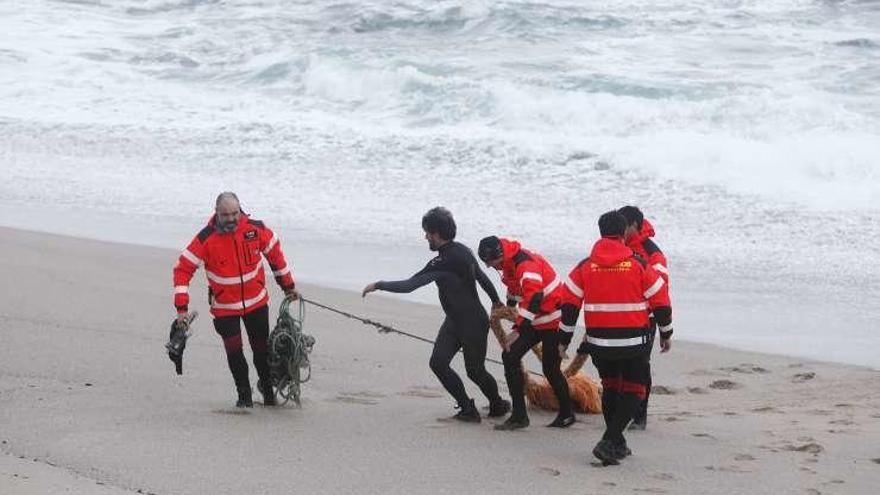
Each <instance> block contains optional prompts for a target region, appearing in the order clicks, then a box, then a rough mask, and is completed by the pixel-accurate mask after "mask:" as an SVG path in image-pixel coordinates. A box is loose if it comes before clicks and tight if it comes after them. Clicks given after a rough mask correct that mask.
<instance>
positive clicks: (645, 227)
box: [617, 206, 669, 430]
mask: <svg viewBox="0 0 880 495" xmlns="http://www.w3.org/2000/svg"><path fill="white" fill-rule="evenodd" d="M617 211H618V212H619V213H620V214H621V215H623V217H624V218H626V232H624V236H623V237H624V238H623V240H624V242H625V243H626V246H627V247H628V248H630V249H632V250H633V252H634V253H636V254H638V255H639V256H641V257H642V259H644V260H645V261H647V262H648V264H649V265H651V267H652V268H654V270H657V273H658V274H659V275H660V276H661V277H663V280H664V281H665V282H666V284H667V286H668V284H669V267H668V265H667V263H666V256H664V255H663V251H661V250H660V248H659V247H658V246H657V244H656V243H655V242H654V240H653V239H652V238H653V237H654V226H653V225H651V222H649V221H648V219H646V218H645V215H644V214H643V213H642V210H640V209H638V208H637V207H635V206H624V207H623V208H621V209H619V210H617ZM651 326H652V330H651V342H650V348H651V349H653V347H654V345H653V344H654V335H655V333H656V332H655V330H656V325H655V324H654V321H653V318H652V320H651ZM650 366H651V355H650V352H649V354H648V383H647V392H646V395H645V400H643V401H642V403H641V404H639V407H638V409H636V413H635V416H633V421H632V424H631V425H629V429H630V430H644V429H645V428H646V427H647V426H648V399H649V398H650V397H651V385H652V382H653V380H652V379H651V369H650Z"/></svg>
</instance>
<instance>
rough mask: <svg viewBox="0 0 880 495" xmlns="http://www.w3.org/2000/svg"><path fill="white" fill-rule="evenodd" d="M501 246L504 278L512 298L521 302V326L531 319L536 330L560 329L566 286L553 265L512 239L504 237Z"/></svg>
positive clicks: (508, 296)
mask: <svg viewBox="0 0 880 495" xmlns="http://www.w3.org/2000/svg"><path fill="white" fill-rule="evenodd" d="M501 249H502V253H503V258H502V262H501V281H502V282H503V283H504V285H505V286H507V298H508V300H514V301H517V313H518V314H519V317H518V318H517V325H520V324H521V323H523V321H524V320H528V321H530V322H531V324H532V328H534V329H535V330H556V329H558V328H559V319H560V317H561V315H562V313H561V312H560V310H559V308H560V305H561V304H562V296H563V293H564V292H563V291H564V287H563V284H562V280H560V279H559V277H557V276H556V271H555V270H554V269H553V266H551V265H550V263H549V262H548V261H547V260H546V259H544V257H543V256H541V255H540V254H538V253H536V252H534V251H530V250H528V249H524V248H523V247H522V246H520V243H519V242H517V241H514V240H511V239H501Z"/></svg>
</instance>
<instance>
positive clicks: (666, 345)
mask: <svg viewBox="0 0 880 495" xmlns="http://www.w3.org/2000/svg"><path fill="white" fill-rule="evenodd" d="M671 349H672V337H670V338H668V339H663V338H661V339H660V352H669V351H670V350H671Z"/></svg>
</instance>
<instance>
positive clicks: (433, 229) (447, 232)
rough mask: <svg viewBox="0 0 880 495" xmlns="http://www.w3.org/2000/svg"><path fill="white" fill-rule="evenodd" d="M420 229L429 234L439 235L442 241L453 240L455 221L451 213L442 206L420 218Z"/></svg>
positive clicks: (432, 209)
mask: <svg viewBox="0 0 880 495" xmlns="http://www.w3.org/2000/svg"><path fill="white" fill-rule="evenodd" d="M422 228H423V229H424V230H425V232H427V233H429V234H440V237H441V238H443V240H444V241H451V240H453V239H455V219H454V218H452V212H450V211H449V210H447V209H446V208H444V207H442V206H437V207H434V208H431V209H430V210H428V212H427V213H425V215H424V216H423V217H422Z"/></svg>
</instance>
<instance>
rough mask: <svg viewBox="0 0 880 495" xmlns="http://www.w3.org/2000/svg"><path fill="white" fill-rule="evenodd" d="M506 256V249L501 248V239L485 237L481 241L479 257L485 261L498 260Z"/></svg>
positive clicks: (492, 236)
mask: <svg viewBox="0 0 880 495" xmlns="http://www.w3.org/2000/svg"><path fill="white" fill-rule="evenodd" d="M503 255H504V249H503V248H502V247H501V239H499V238H498V237H496V236H494V235H490V236H489V237H483V238H482V239H481V240H480V246H479V247H478V248H477V256H479V257H480V259H481V260H483V261H489V260H494V259H498V258H500V257H501V256H503Z"/></svg>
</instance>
